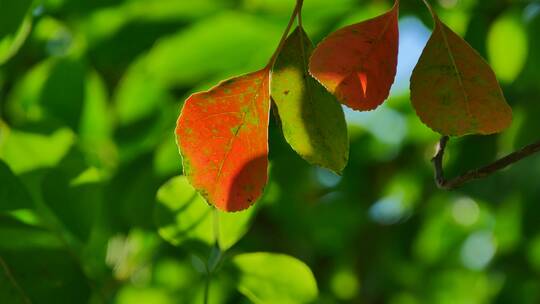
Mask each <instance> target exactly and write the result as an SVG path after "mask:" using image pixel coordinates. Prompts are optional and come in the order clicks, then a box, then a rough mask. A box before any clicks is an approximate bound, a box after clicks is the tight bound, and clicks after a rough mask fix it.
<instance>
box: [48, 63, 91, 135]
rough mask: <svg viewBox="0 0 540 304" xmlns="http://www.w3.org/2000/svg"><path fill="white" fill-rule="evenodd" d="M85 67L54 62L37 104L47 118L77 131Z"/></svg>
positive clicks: (81, 105) (82, 100)
mask: <svg viewBox="0 0 540 304" xmlns="http://www.w3.org/2000/svg"><path fill="white" fill-rule="evenodd" d="M84 85H85V67H84V65H83V64H82V63H81V62H80V61H78V60H73V59H69V58H62V59H61V60H58V61H57V62H55V65H54V66H53V68H52V70H51V71H50V74H49V77H48V78H47V81H46V82H45V84H44V87H43V91H42V92H41V95H40V99H39V103H40V104H41V105H42V106H43V108H44V110H45V112H46V113H47V115H48V116H50V117H52V118H55V119H58V120H59V121H61V122H63V123H65V124H67V125H68V126H70V127H71V128H72V129H73V130H78V128H79V120H80V117H81V113H82V109H83V103H84Z"/></svg>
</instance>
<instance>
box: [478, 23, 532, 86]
mask: <svg viewBox="0 0 540 304" xmlns="http://www.w3.org/2000/svg"><path fill="white" fill-rule="evenodd" d="M508 46H512V47H508ZM487 51H488V58H489V62H490V63H491V66H492V67H493V70H494V71H495V74H496V75H497V77H498V78H499V79H500V80H501V81H502V82H512V81H513V80H514V79H515V78H516V77H517V76H518V75H519V73H520V72H521V69H522V68H523V66H524V64H525V61H526V60H527V52H528V41H527V33H526V31H525V26H524V24H523V22H522V21H521V15H519V14H516V13H514V14H505V15H503V16H501V17H499V18H498V19H497V20H496V21H495V22H494V23H493V25H492V26H491V29H490V30H489V33H488V37H487Z"/></svg>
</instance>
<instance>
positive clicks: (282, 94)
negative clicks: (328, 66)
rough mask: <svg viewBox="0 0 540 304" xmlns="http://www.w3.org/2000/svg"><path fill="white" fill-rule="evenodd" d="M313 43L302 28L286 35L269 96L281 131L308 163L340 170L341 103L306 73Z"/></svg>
mask: <svg viewBox="0 0 540 304" xmlns="http://www.w3.org/2000/svg"><path fill="white" fill-rule="evenodd" d="M312 52H313V44H312V43H311V40H310V39H309V37H308V36H307V34H306V33H305V32H304V30H303V29H302V28H301V27H297V28H296V29H295V30H294V32H293V33H292V34H291V35H290V36H289V37H288V38H287V40H286V41H285V45H284V47H283V49H282V50H281V53H280V55H279V57H278V58H277V60H276V63H275V65H274V68H273V71H272V86H271V89H272V98H273V100H274V102H275V104H276V106H277V109H278V113H279V118H280V120H281V124H282V128H283V134H284V136H285V139H286V140H287V142H288V143H289V144H290V145H291V147H292V148H293V149H294V150H295V151H296V152H297V153H298V154H299V155H300V156H302V157H303V158H304V159H305V160H307V161H308V162H309V163H311V164H315V165H319V166H322V167H325V168H328V169H330V170H332V171H334V172H336V173H338V174H339V173H341V171H342V170H343V168H345V165H346V164H347V160H348V158H349V138H348V137H347V125H346V123H345V116H344V114H343V109H342V108H341V105H340V104H339V103H338V102H337V100H336V99H335V98H334V96H333V95H332V94H330V93H329V92H328V91H327V90H326V89H325V88H324V87H323V86H322V85H320V84H319V82H317V81H316V80H315V79H313V78H312V77H311V76H310V75H309V72H308V68H307V66H308V60H309V57H310V56H311V53H312Z"/></svg>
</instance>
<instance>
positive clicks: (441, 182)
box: [431, 136, 540, 190]
mask: <svg viewBox="0 0 540 304" xmlns="http://www.w3.org/2000/svg"><path fill="white" fill-rule="evenodd" d="M448 140H449V137H448V136H443V137H441V140H440V141H439V143H438V144H437V150H436V152H435V156H434V157H433V158H432V159H431V162H432V163H433V167H434V169H435V183H436V184H437V187H439V188H440V189H444V190H452V189H455V188H458V187H460V186H462V185H463V184H465V183H467V182H470V181H473V180H476V179H481V178H485V177H487V176H489V175H491V174H493V173H495V172H497V171H499V170H501V169H504V168H506V167H507V166H509V165H511V164H513V163H516V162H518V161H520V160H522V159H524V158H526V157H528V156H531V155H532V154H534V153H537V152H540V141H538V142H535V143H532V144H530V145H528V146H525V147H523V148H521V149H519V150H517V151H515V152H513V153H510V154H508V155H506V156H505V157H503V158H500V159H498V160H496V161H494V162H492V163H491V164H489V165H486V166H484V167H481V168H478V169H473V170H469V171H467V172H465V173H464V174H462V175H460V176H457V177H455V178H452V179H450V180H447V179H445V178H444V170H443V158H444V152H445V149H446V144H447V143H448Z"/></svg>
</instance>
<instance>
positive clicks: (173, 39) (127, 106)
mask: <svg viewBox="0 0 540 304" xmlns="http://www.w3.org/2000/svg"><path fill="white" fill-rule="evenodd" d="M279 33H280V28H279V27H278V26H276V25H274V24H272V23H270V22H268V21H266V20H263V19H260V18H257V17H253V16H249V15H246V14H241V13H232V12H226V13H221V14H219V15H217V16H214V17H212V18H209V19H202V20H201V21H199V22H197V23H195V24H194V25H193V26H190V27H188V28H186V29H184V30H183V31H180V32H178V33H177V34H174V35H171V36H168V37H165V38H163V39H161V40H159V41H158V42H157V43H156V44H155V46H154V47H153V48H152V49H151V50H150V51H149V52H148V53H147V54H144V55H142V56H141V57H139V58H138V59H137V60H136V61H135V62H134V63H133V64H132V65H131V66H130V67H129V68H128V70H127V72H126V74H125V75H124V77H123V78H122V79H121V81H120V83H119V86H118V89H117V91H116V94H115V109H116V112H117V113H118V117H119V120H120V123H121V124H128V123H131V122H133V121H136V120H139V119H142V118H144V117H146V116H148V115H149V114H151V113H152V112H154V111H156V109H158V108H159V107H160V105H162V104H163V102H164V101H166V100H167V91H166V90H167V89H170V88H175V87H180V88H184V87H190V86H193V85H197V84H200V83H201V82H203V81H204V82H205V84H206V83H212V82H213V81H211V79H213V78H217V79H216V80H219V79H223V78H227V77H229V76H232V75H239V74H243V73H245V72H248V71H250V70H255V69H257V68H260V67H261V66H262V65H264V63H266V60H267V59H268V57H270V55H271V54H272V51H273V50H274V45H275V43H276V42H277V41H278V40H279ZM187 46H189V47H187ZM238 46H242V47H238ZM238 58H242V60H237V59H238Z"/></svg>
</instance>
